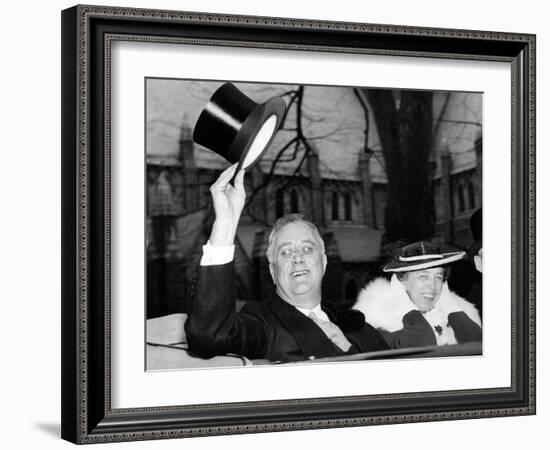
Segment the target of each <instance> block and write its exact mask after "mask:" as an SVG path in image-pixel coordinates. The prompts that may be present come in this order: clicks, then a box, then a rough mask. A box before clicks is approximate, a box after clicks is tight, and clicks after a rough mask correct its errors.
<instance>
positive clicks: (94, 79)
mask: <svg viewBox="0 0 550 450" xmlns="http://www.w3.org/2000/svg"><path fill="white" fill-rule="evenodd" d="M117 42H133V43H144V44H152V45H155V46H159V49H160V48H162V46H166V45H170V46H178V45H180V44H186V45H196V46H206V47H208V46H216V47H221V48H224V47H226V48H247V49H248V48H251V49H260V50H265V51H268V50H277V51H281V52H285V51H298V52H301V53H302V54H303V55H308V53H312V52H318V53H327V54H335V55H340V54H347V55H377V56H388V57H395V58H398V57H406V58H412V59H413V60H419V61H420V60H423V59H427V58H433V59H436V60H448V61H454V62H462V61H464V62H465V61H483V62H501V63H505V64H508V65H509V66H510V73H511V79H510V86H511V117H510V136H511V173H510V177H511V192H510V196H511V211H510V215H509V218H510V226H511V244H510V245H511V280H510V291H511V299H510V305H511V311H510V317H511V326H510V338H511V339H510V340H511V344H510V348H509V350H510V373H509V379H510V383H509V385H507V386H501V385H498V386H497V385H495V386H490V387H484V388H473V389H472V388H464V389H453V390H436V391H420V392H380V393H377V394H364V395H344V394H342V393H337V392H335V395H333V396H318V397H311V396H304V397H296V398H283V399H278V400H261V399H260V400H254V401H245V400H243V401H238V402H213V403H212V402H208V403H207V402H204V403H191V404H185V405H179V404H177V403H176V404H171V405H168V406H167V405H163V406H158V405H153V404H151V405H146V406H140V407H121V408H119V407H114V406H113V405H114V403H113V396H114V395H113V388H114V386H113V382H112V381H113V373H114V372H115V371H116V370H117V369H116V368H117V364H116V361H114V360H113V354H112V342H111V341H112V337H113V335H114V333H115V332H116V327H117V324H116V323H115V322H114V321H113V320H112V316H113V315H112V313H113V301H115V299H114V295H113V292H114V291H113V289H112V285H113V283H116V280H114V279H113V278H112V268H113V264H112V259H113V254H112V245H114V244H115V242H114V241H113V235H112V232H111V217H112V212H113V211H112V204H111V200H112V196H111V194H112V192H111V184H112V183H113V179H114V177H115V176H117V174H116V172H111V167H112V158H113V156H112V154H111V152H112V148H113V143H112V136H113V133H114V131H115V130H114V129H113V128H112V115H111V101H112V98H113V83H112V81H113V80H112V79H111V70H112V68H113V59H112V49H113V45H114V44H115V43H117ZM139 133H142V131H139ZM142 134H143V133H142ZM486 170H496V168H489V169H486ZM140 195H141V194H140V193H137V194H136V196H140ZM62 236H63V238H62V437H63V438H64V439H67V440H69V441H71V442H74V443H78V444H84V443H99V442H113V441H132V440H143V439H167V438H176V437H178V438H179V437H194V436H208V435H217V434H239V433H255V432H270V431H283V430H301V429H314V428H329V427H346V426H364V425H376V424H392V423H404V422H419V421H439V420H450V419H466V418H481V417H496V416H509V415H527V414H534V413H535V36H534V35H530V34H514V33H500V32H486V31H469V30H450V29H433V28H417V27H405V26H395V25H377V24H362V23H343V22H328V21H308V20H303V19H278V18H269V17H252V16H231V15H216V14H204V13H194V12H180V11H160V10H145V9H130V8H111V7H99V6H81V5H79V6H75V7H73V8H70V9H67V10H65V11H63V12H62ZM138 344H139V345H140V346H141V347H140V348H143V344H142V343H138ZM254 370H260V369H254Z"/></svg>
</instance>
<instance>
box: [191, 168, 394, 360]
mask: <svg viewBox="0 0 550 450" xmlns="http://www.w3.org/2000/svg"><path fill="white" fill-rule="evenodd" d="M234 171H235V166H231V167H230V168H229V169H227V170H226V171H225V172H223V173H222V174H221V175H220V177H219V178H218V180H217V181H216V182H215V183H214V184H213V185H212V187H211V188H210V192H211V194H212V200H213V202H214V210H215V214H216V218H215V221H214V225H213V227H212V234H211V235H210V239H209V241H208V243H207V244H206V245H205V246H204V249H203V257H202V259H201V264H200V266H199V269H198V273H197V277H196V279H195V283H194V287H193V293H192V296H191V297H192V300H191V301H192V304H191V305H190V306H191V307H190V311H189V317H188V320H187V322H186V325H185V327H186V333H187V341H188V344H189V348H190V350H191V351H193V352H194V353H196V354H197V355H199V356H201V357H205V358H210V357H213V356H215V355H222V354H227V353H236V354H239V355H244V356H246V357H248V358H250V359H269V360H271V361H300V360H306V359H315V358H320V357H330V356H339V355H346V354H353V353H363V352H369V351H375V350H385V349H387V348H388V346H387V344H386V343H385V341H384V339H383V338H382V336H381V335H380V334H379V333H378V332H377V331H376V330H375V329H374V328H373V327H371V326H370V325H369V324H368V323H365V319H364V316H363V314H362V313H361V312H359V311H352V310H346V311H336V310H331V309H328V308H327V307H326V306H325V305H322V304H321V298H322V297H321V282H322V279H323V275H324V273H325V269H326V265H327V257H326V255H325V246H324V242H323V240H322V238H321V236H320V234H319V232H318V231H317V228H316V227H315V225H313V224H312V223H311V222H308V221H306V220H304V219H303V218H302V217H301V216H299V215H289V216H285V217H284V218H282V219H280V220H279V221H278V222H277V223H276V224H275V225H274V227H273V230H272V232H271V235H270V238H269V244H268V250H267V257H268V260H269V269H270V273H271V276H272V278H273V282H274V283H275V286H276V292H277V296H278V298H276V299H274V300H273V301H271V302H269V303H267V302H249V303H247V304H246V305H245V306H243V308H242V309H241V310H240V311H239V312H236V309H235V297H234V283H235V280H234V272H233V251H234V249H233V240H234V238H235V234H236V232H237V225H238V222H239V218H240V215H241V213H242V210H243V207H244V202H245V197H246V194H245V190H244V183H243V179H244V171H242V170H241V171H240V172H239V173H238V174H237V176H236V178H235V185H234V186H232V185H231V184H230V183H229V181H230V180H231V178H232V176H233V173H234Z"/></svg>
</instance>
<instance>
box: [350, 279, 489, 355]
mask: <svg viewBox="0 0 550 450" xmlns="http://www.w3.org/2000/svg"><path fill="white" fill-rule="evenodd" d="M353 309H357V310H359V311H361V312H362V313H363V314H364V315H365V321H366V322H368V323H369V324H370V325H372V326H373V327H374V328H378V329H383V330H386V331H389V332H394V331H398V330H401V329H402V328H403V322H402V320H403V316H404V315H405V314H407V313H408V312H410V311H412V310H418V308H417V307H416V306H415V305H414V303H413V302H412V301H411V300H410V298H409V296H408V294H407V292H406V291H405V288H404V287H403V285H402V284H401V282H400V281H399V280H398V279H397V277H396V276H395V275H393V276H392V278H391V281H387V280H386V279H384V278H377V279H375V280H373V281H372V282H371V283H369V284H368V285H367V286H366V287H365V288H363V289H362V290H361V292H360V293H359V296H358V298H357V302H356V303H355V305H354V306H353ZM458 311H462V312H464V313H466V315H467V316H468V317H469V318H470V319H471V320H472V321H473V322H475V323H476V324H478V325H479V326H481V319H480V316H479V313H478V311H477V309H476V308H475V306H474V305H473V304H471V303H470V302H467V301H466V300H464V299H463V298H462V297H460V296H458V295H457V294H455V293H454V292H451V291H450V290H449V286H448V285H447V283H444V284H443V289H442V290H441V296H440V298H439V300H438V302H437V303H436V304H435V306H434V308H433V309H431V310H430V311H428V312H426V313H424V318H425V319H426V320H427V321H428V323H429V324H430V325H431V326H432V328H433V329H435V328H436V327H440V329H441V330H443V331H442V332H441V334H437V333H435V332H434V334H435V336H436V340H437V344H438V345H443V344H455V343H456V338H455V336H454V331H453V330H452V328H450V327H449V326H448V316H449V314H450V313H452V312H458Z"/></svg>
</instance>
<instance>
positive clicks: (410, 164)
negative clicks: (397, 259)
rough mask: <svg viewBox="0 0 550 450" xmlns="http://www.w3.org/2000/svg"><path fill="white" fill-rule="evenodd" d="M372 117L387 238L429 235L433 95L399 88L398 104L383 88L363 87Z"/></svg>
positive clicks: (432, 216)
mask: <svg viewBox="0 0 550 450" xmlns="http://www.w3.org/2000/svg"><path fill="white" fill-rule="evenodd" d="M363 93H364V94H365V95H366V97H367V98H368V100H369V105H370V107H371V111H372V113H373V116H374V120H375V123H376V127H377V130H378V134H379V137H380V142H381V145H382V151H383V154H384V159H385V161H386V175H387V178H388V185H387V189H388V196H387V205H386V241H387V242H394V241H398V240H406V241H409V242H413V241H417V240H421V239H426V238H431V237H432V236H433V233H434V228H435V225H434V221H435V220H434V219H435V214H434V203H433V192H432V189H433V187H432V173H431V172H432V170H431V167H430V161H429V157H430V151H431V148H432V124H433V104H432V101H433V95H432V93H431V92H423V91H401V101H400V105H399V108H397V107H396V102H395V98H394V94H393V92H392V91H391V90H385V89H363Z"/></svg>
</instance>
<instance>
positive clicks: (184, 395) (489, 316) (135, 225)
mask: <svg viewBox="0 0 550 450" xmlns="http://www.w3.org/2000/svg"><path fill="white" fill-rule="evenodd" d="M111 57H112V90H111V91H112V103H111V104H112V155H111V157H112V164H111V166H112V187H111V189H112V216H111V220H112V221H111V225H112V239H111V242H112V273H111V280H112V290H111V292H112V312H111V330H112V333H111V352H112V353H111V360H112V370H111V376H112V392H111V400H112V407H113V408H133V407H152V406H166V405H188V404H201V403H222V402H242V401H256V400H280V399H292V398H312V397H333V396H348V395H368V394H386V393H400V392H420V391H436V390H449V389H473V388H493V387H505V386H510V383H511V381H510V380H511V378H510V376H511V350H510V341H511V328H510V324H511V276H510V274H511V244H510V243H511V220H510V219H511V178H510V174H511V72H510V69H511V67H510V64H508V63H497V62H479V61H469V60H446V59H429V58H418V57H415V58H407V57H393V56H391V57H390V56H368V55H351V54H336V53H312V52H299V51H283V50H265V49H243V48H228V47H223V48H222V47H211V46H187V45H167V44H153V43H134V42H113V46H112V49H111ZM289 68H290V69H291V70H289ZM145 77H166V78H195V79H211V80H238V81H251V82H255V81H257V82H271V83H292V84H328V85H330V84H333V85H349V86H351V85H355V86H372V87H396V88H415V89H427V90H461V91H481V92H483V93H484V98H483V109H484V120H483V152H484V155H483V158H484V160H483V168H484V172H483V212H484V229H485V233H484V252H483V257H484V306H483V310H484V324H483V325H484V336H483V356H482V357H468V358H441V359H416V360H414V359H413V360H392V361H368V362H353V363H331V364H314V365H297V366H276V367H274V366H261V367H245V368H226V369H199V370H181V371H166V372H145V371H144V367H145V364H144V357H145V356H144V355H145V350H144V342H145V334H144V331H145V330H144V317H145V290H144V286H145V255H144V236H145V229H144V223H145V220H144V217H145V202H144V192H145V185H144V182H145V163H144V160H145V158H144V113H145V109H144V102H145V97H144V78H145ZM488 231H490V233H489V232H488ZM404 374H406V376H404ZM338 380H340V381H338ZM344 380H345V381H344Z"/></svg>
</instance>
